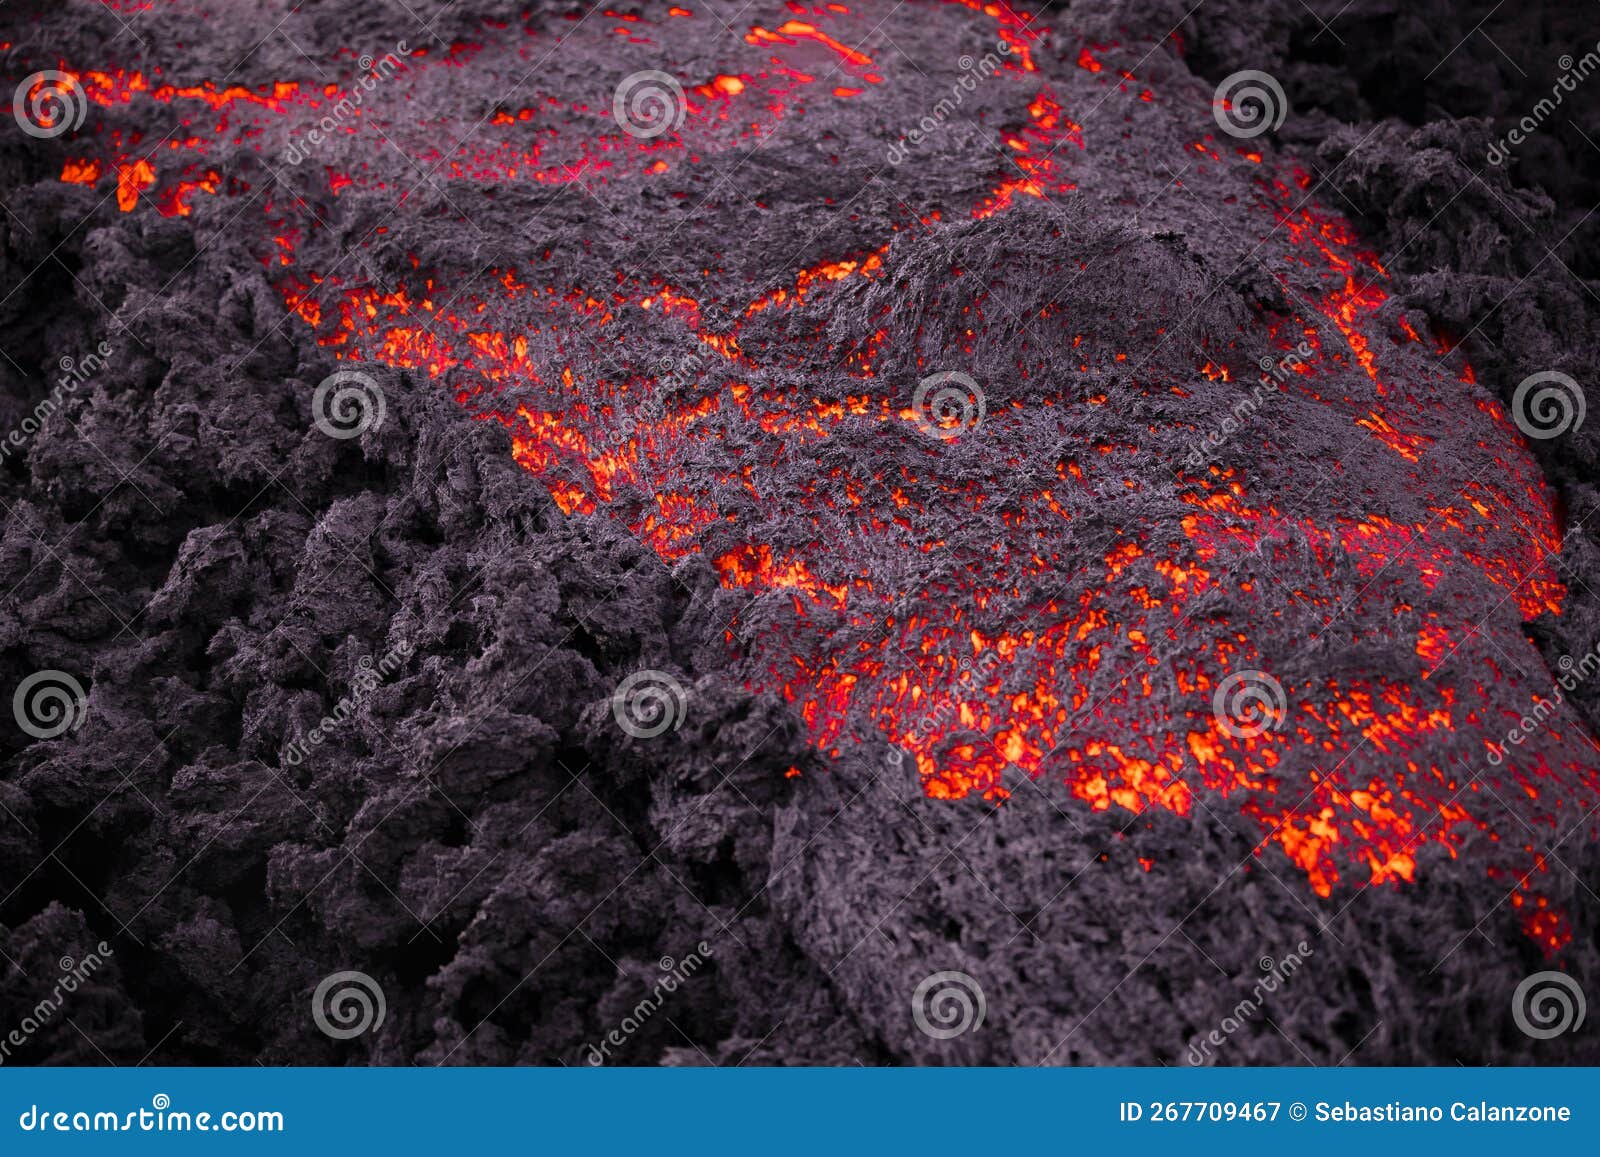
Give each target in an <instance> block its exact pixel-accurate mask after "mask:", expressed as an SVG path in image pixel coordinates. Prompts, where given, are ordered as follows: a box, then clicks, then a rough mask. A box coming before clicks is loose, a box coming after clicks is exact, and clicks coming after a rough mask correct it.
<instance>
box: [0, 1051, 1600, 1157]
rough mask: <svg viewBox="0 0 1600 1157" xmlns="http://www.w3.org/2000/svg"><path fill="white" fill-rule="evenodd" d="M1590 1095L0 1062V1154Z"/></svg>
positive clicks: (1143, 1144) (1365, 1127) (857, 1136)
mask: <svg viewBox="0 0 1600 1157" xmlns="http://www.w3.org/2000/svg"><path fill="white" fill-rule="evenodd" d="M1597 1094H1600V1069H1592V1068H1589V1069H1583V1068H1571V1069H1461V1068H1453V1069H1337V1070H1330V1069H1226V1070H1224V1069H1205V1070H1178V1069H1154V1070H1152V1069H1077V1070H1059V1069H1058V1070H1024V1071H1018V1070H1000V1069H856V1070H841V1069H827V1070H824V1069H783V1070H775V1069H759V1070H750V1069H741V1070H711V1069H685V1070H645V1069H607V1070H578V1069H568V1070H561V1069H472V1070H467V1069H109V1070H108V1069H26V1070H18V1069H0V1107H3V1116H0V1153H6V1154H10V1153H35V1152H38V1153H43V1152H50V1151H55V1150H61V1149H64V1148H73V1149H83V1148H85V1147H89V1148H93V1149H97V1150H102V1149H103V1150H107V1151H111V1150H129V1151H135V1152H142V1151H156V1150H161V1151H172V1150H173V1149H174V1148H175V1147H176V1148H183V1147H186V1146H191V1145H193V1146H200V1147H203V1148H209V1149H211V1150H213V1151H217V1150H219V1149H223V1148H227V1147H232V1146H242V1147H246V1148H251V1149H267V1148H271V1149H274V1150H277V1151H280V1152H288V1151H291V1150H292V1151H296V1152H300V1153H322V1152H333V1151H336V1150H337V1151H341V1152H370V1151H378V1150H392V1151H394V1150H397V1151H400V1152H413V1151H419V1152H420V1151H430V1152H437V1151H438V1150H439V1147H440V1146H453V1147H455V1148H457V1149H459V1148H460V1147H461V1146H464V1145H465V1146H472V1147H474V1148H476V1147H478V1146H481V1145H484V1144H496V1145H509V1146H512V1147H513V1151H515V1152H538V1153H546V1152H548V1153H555V1152H562V1151H567V1152H570V1151H572V1148H570V1147H581V1151H582V1152H585V1153H612V1152H615V1153H628V1154H637V1153H641V1152H660V1151H661V1150H662V1147H663V1146H664V1145H665V1146H670V1147H671V1149H670V1150H669V1151H672V1152H692V1153H694V1154H695V1155H696V1157H706V1155H711V1154H722V1153H727V1154H730V1155H731V1154H738V1155H739V1157H751V1155H752V1154H758V1155H760V1157H769V1155H771V1154H787V1153H795V1154H802V1153H803V1154H807V1155H808V1157H834V1155H836V1154H840V1153H868V1152H873V1153H884V1154H889V1153H901V1152H912V1153H918V1154H920V1153H923V1152H932V1153H947V1152H948V1153H955V1152H960V1153H978V1152H982V1151H986V1150H988V1149H995V1148H1000V1147H1003V1148H1006V1149H1015V1147H1016V1146H1018V1145H1019V1144H1021V1145H1025V1146H1027V1147H1028V1149H1029V1150H1030V1151H1032V1152H1043V1153H1062V1154H1070V1153H1075V1152H1080V1151H1083V1150H1084V1148H1085V1147H1086V1146H1099V1145H1107V1146H1116V1147H1117V1151H1118V1152H1135V1153H1144V1152H1149V1153H1155V1152H1160V1153H1163V1154H1170V1153H1172V1152H1174V1151H1175V1150H1174V1148H1173V1147H1174V1146H1175V1145H1176V1146H1183V1147H1184V1149H1183V1151H1184V1152H1200V1153H1206V1152H1212V1151H1215V1152H1218V1153H1224V1152H1225V1153H1229V1154H1234V1153H1238V1152H1240V1151H1242V1150H1244V1148H1245V1147H1247V1146H1252V1145H1256V1144H1271V1145H1289V1146H1293V1148H1292V1149H1291V1150H1288V1151H1289V1152H1293V1153H1295V1154H1296V1155H1297V1157H1299V1155H1300V1154H1306V1153H1322V1152H1327V1153H1338V1154H1341V1155H1342V1157H1352V1154H1354V1155H1355V1157H1368V1155H1369V1154H1371V1153H1374V1152H1402V1151H1404V1152H1407V1153H1411V1154H1414V1153H1415V1152H1416V1148H1415V1147H1416V1145H1417V1143H1418V1142H1419V1141H1424V1142H1428V1143H1433V1144H1440V1145H1446V1146H1449V1149H1448V1152H1450V1153H1451V1154H1457V1153H1476V1152H1480V1151H1481V1152H1484V1153H1494V1154H1497V1155H1502V1154H1505V1153H1507V1152H1508V1151H1509V1150H1508V1146H1512V1145H1517V1144H1522V1143H1531V1144H1535V1145H1552V1144H1553V1145H1557V1146H1559V1147H1560V1148H1559V1149H1558V1150H1552V1151H1559V1152H1589V1153H1593V1152H1596V1151H1597V1145H1600V1096H1597ZM350 1145H356V1146H360V1147H361V1148H360V1149H359V1150H351V1149H349V1148H347V1147H348V1146H350ZM1352 1146H1359V1149H1353V1148H1352Z"/></svg>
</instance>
